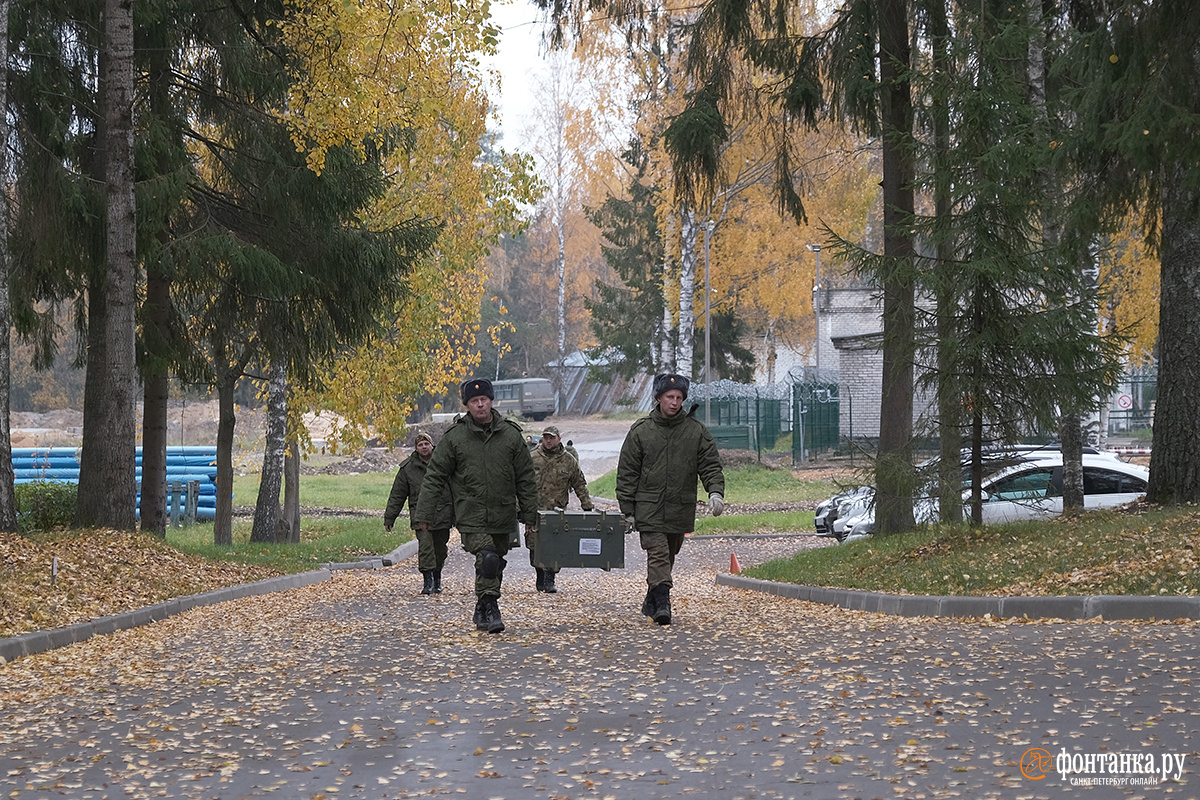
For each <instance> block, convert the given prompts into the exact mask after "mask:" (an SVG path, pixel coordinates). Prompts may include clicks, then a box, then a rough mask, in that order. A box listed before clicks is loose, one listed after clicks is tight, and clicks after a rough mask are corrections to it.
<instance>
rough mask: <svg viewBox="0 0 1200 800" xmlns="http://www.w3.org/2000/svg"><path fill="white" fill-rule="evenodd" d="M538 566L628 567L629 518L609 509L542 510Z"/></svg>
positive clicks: (538, 537)
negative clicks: (626, 541)
mask: <svg viewBox="0 0 1200 800" xmlns="http://www.w3.org/2000/svg"><path fill="white" fill-rule="evenodd" d="M534 556H535V558H536V563H535V566H537V567H540V568H542V569H551V570H558V569H563V568H568V567H577V568H583V569H602V570H604V571H606V572H607V571H608V570H611V569H613V568H616V569H624V568H625V520H624V518H623V517H622V516H621V515H620V514H617V513H610V512H607V511H539V512H538V532H537V547H536V548H535V551H534Z"/></svg>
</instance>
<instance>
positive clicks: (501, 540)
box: [458, 531, 511, 600]
mask: <svg viewBox="0 0 1200 800" xmlns="http://www.w3.org/2000/svg"><path fill="white" fill-rule="evenodd" d="M458 533H459V538H460V539H462V546H463V550H466V551H467V552H468V553H470V554H471V555H473V556H475V596H476V597H477V598H479V599H481V600H482V599H483V598H484V597H489V596H490V597H499V596H500V584H501V583H502V582H503V581H504V565H505V564H507V563H508V562H507V561H505V560H504V556H505V554H506V553H508V547H509V537H510V536H511V534H508V533H463V532H462V531H459V532H458ZM488 547H491V548H492V549H494V550H495V551H496V552H497V553H498V554H499V555H500V568H499V570H497V574H496V575H494V576H486V577H485V574H486V569H485V566H484V550H485V549H486V548H488Z"/></svg>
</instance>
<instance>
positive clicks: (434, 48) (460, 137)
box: [282, 0, 538, 450]
mask: <svg viewBox="0 0 1200 800" xmlns="http://www.w3.org/2000/svg"><path fill="white" fill-rule="evenodd" d="M292 8H293V9H294V12H295V13H293V14H292V15H291V16H290V17H289V18H288V20H287V22H286V23H284V24H283V26H282V29H283V35H284V38H285V40H286V41H287V42H288V45H289V47H290V48H291V49H293V50H294V51H295V52H297V53H300V54H301V63H300V64H299V66H298V68H297V72H296V75H295V83H294V86H293V88H292V93H291V102H290V106H289V108H288V109H287V113H286V114H285V115H284V116H285V118H286V119H287V121H288V123H289V124H290V125H291V126H292V130H293V132H294V134H293V138H294V140H295V141H296V143H297V146H298V147H300V148H302V149H307V150H308V153H309V165H310V167H311V168H312V169H314V170H318V171H319V170H320V169H321V167H322V165H323V163H324V158H325V153H326V151H327V150H328V148H330V147H333V146H337V145H349V146H362V145H361V143H362V142H365V141H370V140H371V138H372V137H380V136H383V135H386V132H388V131H394V130H398V129H399V130H403V132H404V135H405V137H406V141H405V146H404V147H403V148H398V149H396V150H395V151H394V152H393V154H392V155H391V156H390V159H391V160H390V162H389V163H388V164H387V166H388V168H389V173H390V174H391V176H392V181H391V186H390V188H389V191H388V193H387V196H386V197H385V198H384V199H383V201H382V202H380V203H379V204H377V205H376V206H375V207H374V208H372V209H371V210H370V211H369V212H368V213H367V214H366V215H364V218H363V219H362V220H360V222H361V224H363V225H364V226H365V227H367V228H369V229H372V230H384V229H387V228H390V227H392V226H395V225H401V224H404V223H405V222H406V221H408V220H414V219H431V220H437V221H440V222H442V224H443V228H442V232H441V235H440V237H439V240H438V243H437V246H436V247H435V248H434V250H433V251H432V252H430V253H428V254H426V255H425V256H424V257H423V258H422V259H421V260H420V261H419V262H418V263H417V264H416V265H415V266H414V267H413V268H412V269H411V270H410V271H409V272H408V273H407V274H406V275H405V276H404V278H403V281H404V283H405V297H404V299H403V300H402V301H401V302H400V303H399V304H398V306H397V307H396V308H395V309H394V313H393V314H392V315H391V317H390V318H389V319H384V320H381V329H382V330H381V332H380V333H379V334H378V335H377V336H375V337H374V338H373V339H372V340H370V341H368V342H366V343H365V344H363V345H362V346H360V347H358V348H357V349H356V350H355V351H353V352H347V353H345V354H344V355H343V357H342V358H341V359H339V360H338V361H337V362H335V363H332V364H329V365H325V366H324V368H323V369H322V368H318V373H319V374H320V377H321V379H322V380H321V385H320V386H319V387H318V388H316V389H311V390H309V391H308V392H307V393H306V394H305V395H303V396H295V397H294V400H295V401H296V402H297V404H304V405H308V406H310V407H315V408H320V409H328V410H330V411H334V412H336V413H337V414H339V415H340V416H341V418H342V419H343V420H344V421H343V423H342V425H341V427H339V428H337V429H335V430H334V432H333V433H332V435H331V437H330V439H329V445H330V447H331V448H333V449H335V450H336V449H337V448H339V447H343V446H352V445H356V444H358V443H359V442H361V441H362V439H363V438H364V436H366V435H370V434H372V433H377V434H379V435H381V436H384V437H385V438H388V439H394V438H398V437H399V436H400V435H401V434H402V432H403V430H404V428H405V425H406V421H407V418H408V416H409V415H410V414H411V413H412V411H413V410H414V408H415V406H416V402H417V399H418V398H420V397H424V396H426V395H428V394H438V393H440V392H442V391H444V390H445V389H446V388H447V387H449V386H451V385H453V384H454V383H456V382H457V381H458V380H460V379H461V377H462V376H463V375H464V374H465V373H467V372H469V371H470V370H471V369H472V368H473V366H474V359H477V357H478V356H477V351H476V348H475V338H476V335H477V334H478V333H479V327H480V322H479V319H480V316H479V303H480V298H481V295H482V292H483V284H484V270H483V268H482V259H483V256H484V255H485V254H486V252H487V248H488V245H489V244H491V243H493V242H494V241H495V240H496V237H497V236H498V235H499V233H500V232H501V231H513V230H516V229H517V228H519V227H520V224H519V222H518V217H519V214H520V213H521V207H522V204H524V203H527V202H529V201H531V200H532V199H534V198H535V196H536V194H537V191H538V184H537V181H536V179H535V178H534V177H533V176H532V174H531V172H530V167H531V162H530V160H529V159H528V158H526V157H522V156H515V155H510V154H507V153H504V152H503V151H498V152H494V153H490V154H488V155H487V157H485V154H484V151H483V143H484V142H485V141H486V140H487V136H488V134H487V127H486V123H487V114H488V108H489V103H488V98H487V95H486V93H485V91H484V89H483V76H482V75H481V68H480V57H481V56H483V55H487V54H490V53H492V52H494V48H495V43H496V29H495V27H494V26H493V25H492V24H491V23H490V22H489V21H488V15H487V3H486V2H465V3H464V2H447V1H446V0H431V1H430V2H426V3H423V4H421V5H420V6H403V5H399V4H396V3H393V2H389V1H388V0H359V2H354V3H324V2H321V0H293V2H292Z"/></svg>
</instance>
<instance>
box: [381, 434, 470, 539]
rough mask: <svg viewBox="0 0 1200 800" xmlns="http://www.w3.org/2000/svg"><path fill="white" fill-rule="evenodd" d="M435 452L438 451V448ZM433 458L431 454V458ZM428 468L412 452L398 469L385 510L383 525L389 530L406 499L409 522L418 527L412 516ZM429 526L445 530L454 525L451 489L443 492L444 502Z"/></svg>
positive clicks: (439, 504) (437, 529) (418, 456)
mask: <svg viewBox="0 0 1200 800" xmlns="http://www.w3.org/2000/svg"><path fill="white" fill-rule="evenodd" d="M434 452H437V449H436V448H434ZM432 458H433V456H432V455H431V456H430V459H432ZM427 468H428V465H427V464H426V463H425V462H424V461H422V460H421V456H420V455H418V454H417V453H412V454H411V455H409V457H408V458H406V459H404V462H403V463H401V464H400V468H399V469H398V470H396V480H394V481H392V493H391V494H390V495H388V502H387V510H386V511H384V512H383V526H384V527H385V528H387V529H388V530H391V527H392V525H393V524H395V522H396V518H397V517H399V516H400V511H401V510H402V509H403V508H404V503H405V501H408V516H409V517H410V520H409V524H410V526H411V527H413V528H415V527H417V523H416V521H415V520H414V519H411V517H412V515H413V509H415V508H416V507H417V500H418V498H420V496H421V484H422V483H423V482H424V480H425V472H426V470H427ZM429 527H430V528H432V529H433V530H435V531H445V530H449V529H450V528H453V527H454V506H453V505H452V504H451V502H450V490H449V489H446V491H445V492H443V493H442V502H440V503H438V507H437V511H436V513H435V514H434V517H433V519H432V520H431V521H430V523H429Z"/></svg>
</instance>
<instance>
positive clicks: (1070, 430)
mask: <svg viewBox="0 0 1200 800" xmlns="http://www.w3.org/2000/svg"><path fill="white" fill-rule="evenodd" d="M1058 440H1059V445H1060V447H1061V448H1062V456H1063V471H1062V491H1063V512H1065V513H1073V512H1078V511H1082V510H1083V424H1082V422H1081V420H1080V419H1079V415H1078V414H1063V415H1062V416H1060V417H1059V430H1058Z"/></svg>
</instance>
